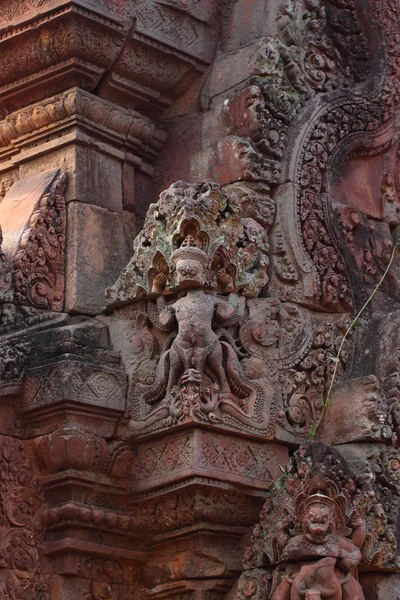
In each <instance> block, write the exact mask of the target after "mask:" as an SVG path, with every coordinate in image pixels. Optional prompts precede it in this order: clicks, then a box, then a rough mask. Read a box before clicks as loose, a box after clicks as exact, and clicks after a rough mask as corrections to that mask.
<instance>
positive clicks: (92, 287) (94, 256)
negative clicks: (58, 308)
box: [65, 202, 133, 315]
mask: <svg viewBox="0 0 400 600" xmlns="http://www.w3.org/2000/svg"><path fill="white" fill-rule="evenodd" d="M67 218H68V236H67V267H66V302H65V309H66V310H67V311H68V312H73V313H84V314H89V315H94V314H98V313H100V312H101V310H102V308H103V307H104V305H105V298H104V290H105V289H106V288H107V287H109V286H111V285H112V284H113V283H114V282H115V281H116V279H117V277H118V275H119V273H120V271H121V269H122V268H123V267H124V266H125V265H126V264H127V263H128V261H129V258H130V256H131V254H132V240H133V231H132V227H131V225H132V218H131V215H129V214H128V215H126V213H123V214H119V213H115V212H112V211H109V210H105V209H103V208H99V207H96V206H91V205H88V204H84V203H82V202H70V203H69V204H68V207H67Z"/></svg>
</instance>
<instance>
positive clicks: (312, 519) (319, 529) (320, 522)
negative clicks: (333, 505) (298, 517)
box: [303, 504, 334, 544]
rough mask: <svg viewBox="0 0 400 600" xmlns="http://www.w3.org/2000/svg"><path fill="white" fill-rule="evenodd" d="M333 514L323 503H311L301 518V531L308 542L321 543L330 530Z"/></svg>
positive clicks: (332, 524) (332, 523) (331, 528)
mask: <svg viewBox="0 0 400 600" xmlns="http://www.w3.org/2000/svg"><path fill="white" fill-rule="evenodd" d="M333 526H334V516H333V514H332V511H331V510H330V509H329V508H328V507H327V506H324V505H323V504H312V505H311V506H310V507H309V508H308V510H307V512H306V514H305V515H304V520H303V533H304V535H305V536H306V538H307V539H308V540H310V542H314V543H318V544H322V543H324V542H325V541H326V539H327V537H328V535H329V534H330V533H331V532H332V530H333Z"/></svg>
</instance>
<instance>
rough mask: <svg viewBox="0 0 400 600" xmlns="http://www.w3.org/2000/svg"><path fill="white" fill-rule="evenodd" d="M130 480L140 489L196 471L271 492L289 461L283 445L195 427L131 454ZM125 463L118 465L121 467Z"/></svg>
mask: <svg viewBox="0 0 400 600" xmlns="http://www.w3.org/2000/svg"><path fill="white" fill-rule="evenodd" d="M126 460H130V461H132V462H131V463H130V467H129V468H130V470H131V473H130V478H131V479H132V484H133V489H134V490H135V492H139V491H145V490H149V489H153V488H158V487H160V486H161V485H165V484H171V483H172V482H178V481H180V480H183V479H185V478H187V477H188V476H193V475H196V476H198V477H205V478H211V479H212V480H220V481H225V482H229V483H230V484H239V485H241V486H247V487H250V488H254V489H258V490H264V491H265V490H266V489H267V488H268V486H269V485H270V484H271V482H273V481H275V480H276V479H278V478H279V477H280V475H281V471H280V468H279V465H283V464H285V463H286V462H287V460H288V451H287V448H286V447H285V446H283V445H280V444H274V443H268V444H267V443H265V442H261V443H260V442H255V441H248V440H241V439H238V438H234V437H232V436H230V435H224V434H219V433H211V432H210V431H207V432H206V431H201V430H200V429H194V430H192V431H190V432H187V433H184V434H182V433H179V434H177V435H169V436H167V437H165V438H164V439H163V440H162V441H160V440H157V441H154V440H153V441H150V442H146V443H144V444H142V445H141V446H140V448H138V449H137V451H136V452H135V456H134V457H132V456H131V455H130V454H127V456H126ZM123 463H124V461H123V460H122V461H121V462H120V463H119V464H116V465H115V469H116V470H117V471H120V470H121V468H123V467H122V465H123Z"/></svg>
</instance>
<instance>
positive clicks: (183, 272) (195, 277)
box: [176, 258, 205, 288]
mask: <svg viewBox="0 0 400 600" xmlns="http://www.w3.org/2000/svg"><path fill="white" fill-rule="evenodd" d="M176 275H177V282H178V285H179V287H181V288H191V287H202V286H203V285H204V283H205V277H204V271H203V266H202V264H201V263H200V262H199V261H198V260H196V259H191V258H185V259H183V260H178V261H177V263H176Z"/></svg>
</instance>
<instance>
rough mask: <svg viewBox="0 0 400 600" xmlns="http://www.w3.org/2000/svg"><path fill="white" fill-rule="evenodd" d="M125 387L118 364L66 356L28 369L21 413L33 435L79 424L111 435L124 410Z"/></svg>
mask: <svg viewBox="0 0 400 600" xmlns="http://www.w3.org/2000/svg"><path fill="white" fill-rule="evenodd" d="M125 387H126V383H125V374H124V373H123V372H122V370H121V369H120V368H118V367H114V366H109V365H105V364H102V365H101V366H99V364H98V363H88V362H82V360H79V359H78V360H71V359H69V358H64V359H61V360H58V361H56V362H53V363H51V364H50V365H46V366H43V367H37V368H34V369H30V370H29V371H28V372H27V375H26V378H25V381H24V392H23V400H22V413H23V414H24V416H25V419H26V422H27V424H28V427H29V430H30V432H31V433H32V434H33V435H39V434H40V435H42V434H44V433H50V432H52V431H55V430H56V429H58V428H60V427H61V428H64V427H67V428H68V427H71V425H72V426H76V425H78V428H79V429H83V430H89V431H91V430H92V429H94V430H95V431H96V432H97V433H98V435H100V436H104V437H110V436H112V435H113V433H114V430H115V426H116V423H117V421H118V419H119V418H120V417H121V416H122V414H123V413H124V411H125Z"/></svg>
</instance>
